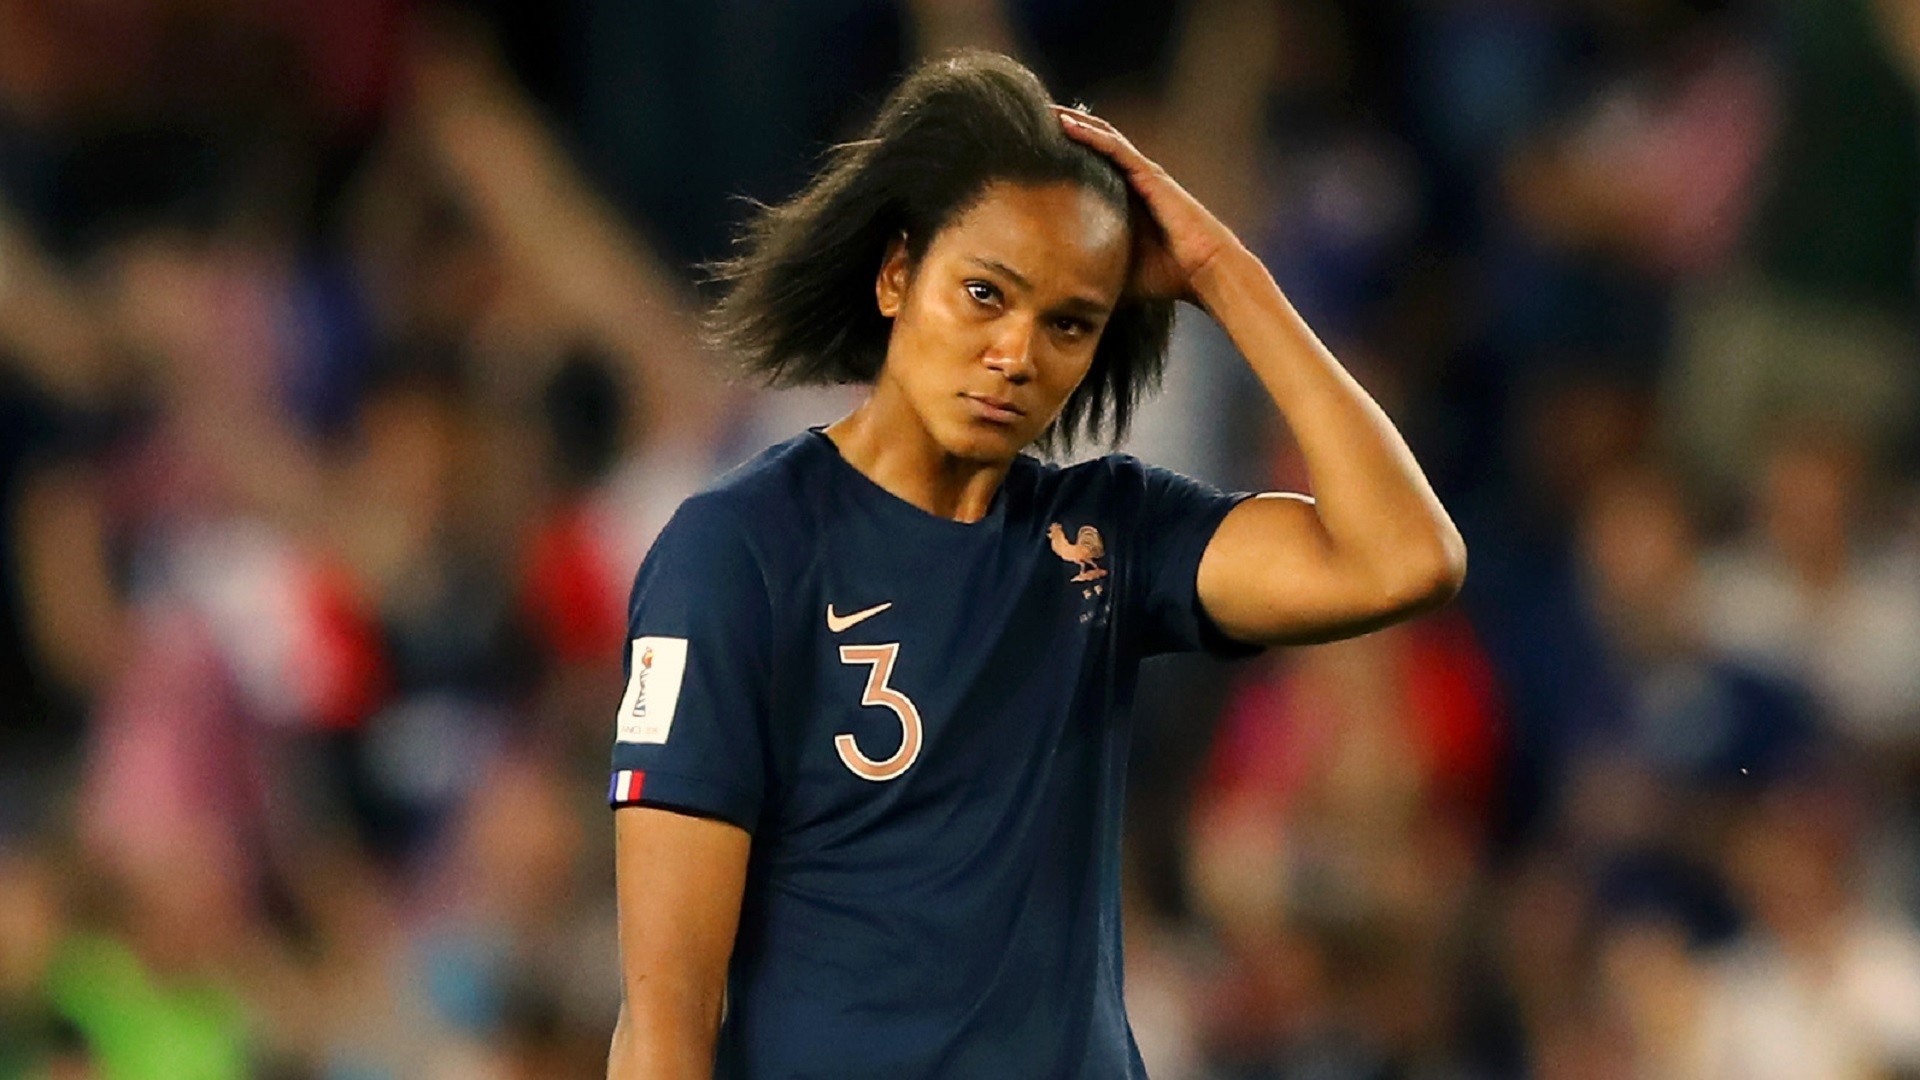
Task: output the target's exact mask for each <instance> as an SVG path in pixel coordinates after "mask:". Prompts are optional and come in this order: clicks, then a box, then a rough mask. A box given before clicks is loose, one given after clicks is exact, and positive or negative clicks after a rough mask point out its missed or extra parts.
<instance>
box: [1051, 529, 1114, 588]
mask: <svg viewBox="0 0 1920 1080" xmlns="http://www.w3.org/2000/svg"><path fill="white" fill-rule="evenodd" d="M1047 539H1048V540H1049V541H1050V542H1051V543H1052V544H1053V553H1054V554H1055V555H1058V556H1060V557H1061V558H1062V559H1064V560H1066V561H1067V562H1070V563H1072V564H1073V565H1074V566H1076V567H1078V568H1079V570H1080V572H1079V573H1077V574H1075V575H1074V576H1073V577H1071V578H1069V579H1068V580H1069V581H1098V580H1099V579H1101V578H1103V577H1106V576H1107V571H1106V569H1105V568H1104V567H1102V566H1101V565H1100V560H1101V559H1103V558H1105V557H1106V554H1107V545H1106V544H1105V543H1104V542H1103V541H1102V540H1101V539H1100V530H1099V529H1096V528H1094V527H1093V526H1091V525H1082V526H1080V531H1079V532H1078V533H1076V534H1074V538H1073V539H1072V540H1068V539H1067V530H1066V529H1064V528H1062V527H1061V525H1060V523H1059V522H1057V521H1056V522H1054V523H1053V524H1052V525H1049V526H1047Z"/></svg>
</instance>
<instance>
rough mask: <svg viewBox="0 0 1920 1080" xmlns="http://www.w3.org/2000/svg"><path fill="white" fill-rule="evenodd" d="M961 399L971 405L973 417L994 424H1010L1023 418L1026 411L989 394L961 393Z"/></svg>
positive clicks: (1004, 399)
mask: <svg viewBox="0 0 1920 1080" xmlns="http://www.w3.org/2000/svg"><path fill="white" fill-rule="evenodd" d="M960 396H961V397H963V398H965V399H967V400H968V401H970V402H972V403H973V410H974V413H975V415H977V416H978V417H979V418H980V419H982V420H986V421H988V422H989V423H994V424H1012V423H1016V422H1018V421H1019V420H1021V419H1023V418H1025V416H1026V415H1027V411H1026V410H1025V409H1022V408H1021V407H1020V406H1018V405H1015V404H1014V403H1013V402H1011V401H1009V400H1007V399H1006V398H1001V397H994V396H993V395H991V394H974V393H962V394H961V395H960Z"/></svg>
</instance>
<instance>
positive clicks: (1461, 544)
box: [1391, 518, 1467, 617]
mask: <svg viewBox="0 0 1920 1080" xmlns="http://www.w3.org/2000/svg"><path fill="white" fill-rule="evenodd" d="M1399 567H1400V571H1401V572H1400V573H1399V574H1398V575H1396V577H1397V579H1398V580H1397V581H1396V584H1395V586H1394V588H1393V589H1392V590H1391V597H1392V599H1391V606H1392V607H1393V609H1394V610H1395V611H1397V612H1398V613H1399V614H1400V615H1401V616H1403V617H1406V616H1413V615H1419V614H1423V613H1425V612H1429V611H1432V610H1434V609H1435V608H1440V607H1444V606H1446V604H1448V603H1449V602H1450V601H1452V600H1453V598H1454V597H1456V596H1458V595H1460V589H1461V587H1462V586H1464V585H1465V584H1466V582H1467V544H1466V541H1465V540H1464V539H1462V538H1461V536H1460V530H1459V529H1457V528H1455V527H1454V524H1453V522H1452V521H1451V520H1448V519H1445V518H1442V519H1441V521H1440V523H1439V527H1438V528H1436V529H1435V530H1434V531H1433V534H1432V535H1431V536H1429V537H1427V538H1426V539H1425V541H1424V542H1423V543H1422V544H1421V545H1420V547H1419V549H1418V550H1416V551H1413V552H1409V553H1407V554H1406V555H1405V556H1404V557H1403V558H1402V559H1401V560H1400V562H1399Z"/></svg>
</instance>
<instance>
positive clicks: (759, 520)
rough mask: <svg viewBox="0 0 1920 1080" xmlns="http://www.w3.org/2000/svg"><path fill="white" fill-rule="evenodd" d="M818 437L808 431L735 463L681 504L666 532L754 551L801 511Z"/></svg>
mask: <svg viewBox="0 0 1920 1080" xmlns="http://www.w3.org/2000/svg"><path fill="white" fill-rule="evenodd" d="M817 441H818V437H817V436H815V435H814V434H813V433H812V432H807V433H804V434H801V435H799V436H796V437H795V438H792V439H788V440H787V441H786V442H783V443H779V444H777V445H774V446H771V447H768V448H767V449H765V450H763V451H761V452H760V453H758V454H756V455H754V456H753V457H751V458H749V459H747V460H746V461H744V462H741V463H740V464H739V465H736V466H734V467H733V468H732V469H730V470H728V471H727V472H726V473H724V474H722V475H721V476H720V477H719V478H718V479H716V480H714V481H713V482H712V483H710V484H708V485H707V486H706V487H705V488H702V489H701V490H700V491H699V492H697V493H695V494H694V495H692V496H690V497H689V498H688V499H687V500H686V501H684V502H682V503H681V504H680V508H679V509H678V510H676V511H675V512H674V515H673V520H672V522H671V523H669V525H668V526H667V533H675V534H683V535H686V536H688V537H690V538H692V539H696V540H700V541H705V542H708V543H738V544H744V545H745V546H746V547H747V548H749V549H754V550H758V549H759V548H761V546H762V545H761V544H760V543H759V541H761V540H763V539H765V538H766V537H768V536H770V535H780V534H781V530H783V529H786V528H788V527H789V526H790V525H791V524H792V519H793V518H795V517H796V516H797V515H799V514H800V512H801V511H802V510H803V508H804V504H805V498H806V496H805V491H806V489H807V487H808V486H809V484H810V477H811V476H812V475H813V474H814V473H816V472H817V471H818V469H819V460H818V459H819V456H820V454H819V450H820V448H819V447H818V446H817V445H815V443H816V442H817ZM662 535H663V537H664V536H665V535H667V534H665V533H663V534H662Z"/></svg>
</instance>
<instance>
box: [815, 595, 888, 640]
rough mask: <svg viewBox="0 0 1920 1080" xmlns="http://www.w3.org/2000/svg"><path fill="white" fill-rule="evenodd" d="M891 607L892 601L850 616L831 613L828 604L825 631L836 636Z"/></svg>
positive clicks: (831, 606)
mask: <svg viewBox="0 0 1920 1080" xmlns="http://www.w3.org/2000/svg"><path fill="white" fill-rule="evenodd" d="M892 606H893V601H891V600H889V601H887V602H886V603H884V604H875V605H873V606H872V607H870V608H868V609H867V610H865V611H856V612H854V613H853V614H851V615H835V614H834V613H833V605H832V604H828V605H827V629H829V630H831V631H833V632H834V633H836V634H837V633H839V632H840V631H842V630H851V629H853V627H854V626H856V625H858V624H860V623H863V622H866V621H867V620H868V619H871V618H873V617H874V616H875V615H878V614H880V613H881V612H883V611H885V610H887V609H888V608H890V607H892Z"/></svg>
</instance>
